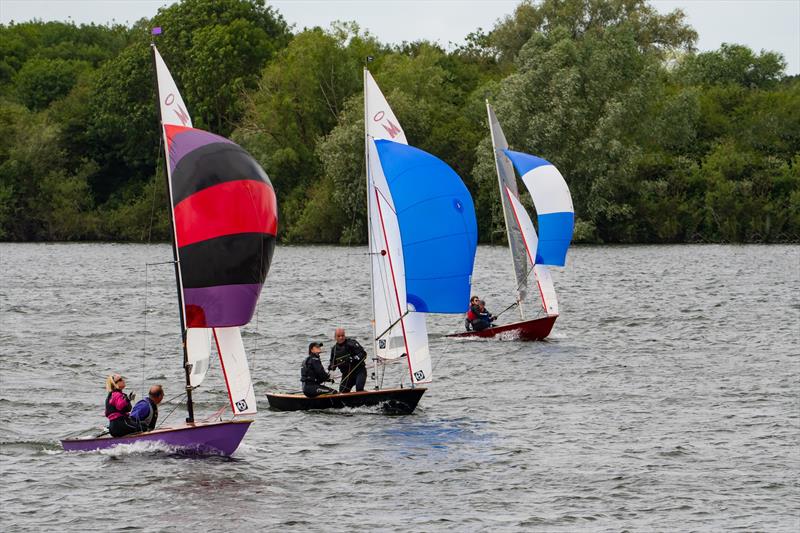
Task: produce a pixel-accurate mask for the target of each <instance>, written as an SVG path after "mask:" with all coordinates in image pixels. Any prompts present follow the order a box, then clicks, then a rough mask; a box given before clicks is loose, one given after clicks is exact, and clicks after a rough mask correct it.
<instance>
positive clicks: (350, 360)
mask: <svg viewBox="0 0 800 533" xmlns="http://www.w3.org/2000/svg"><path fill="white" fill-rule="evenodd" d="M362 352H364V348H362V347H361V345H360V344H359V343H358V341H357V340H355V339H350V338H347V339H345V340H344V342H343V343H342V344H339V343H336V344H334V345H333V348H331V354H332V356H333V357H332V358H331V359H332V361H333V364H334V365H335V366H337V367H339V369H340V370H341V367H353V366H356V365H358V364H359V363H361V361H362V360H363V359H365V358H366V357H365V355H364V354H363V353H362Z"/></svg>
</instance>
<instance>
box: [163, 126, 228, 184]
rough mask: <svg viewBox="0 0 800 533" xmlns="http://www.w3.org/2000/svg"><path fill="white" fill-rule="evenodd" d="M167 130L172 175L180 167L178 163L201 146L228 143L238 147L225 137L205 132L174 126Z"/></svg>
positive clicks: (168, 127)
mask: <svg viewBox="0 0 800 533" xmlns="http://www.w3.org/2000/svg"><path fill="white" fill-rule="evenodd" d="M166 130H167V146H168V147H169V170H170V173H173V172H175V167H176V166H178V163H180V160H181V159H183V157H184V156H185V155H186V154H188V153H189V152H192V151H194V150H197V149H198V148H200V147H201V146H205V145H207V144H212V143H227V144H232V145H234V146H236V143H234V142H233V141H231V140H228V139H226V138H225V137H220V136H219V135H214V134H213V133H209V132H207V131H203V130H197V129H194V128H185V127H182V126H172V125H167V126H166Z"/></svg>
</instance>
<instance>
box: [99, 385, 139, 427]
mask: <svg viewBox="0 0 800 533" xmlns="http://www.w3.org/2000/svg"><path fill="white" fill-rule="evenodd" d="M124 388H125V378H123V377H122V376H120V375H119V374H112V375H110V376H108V378H106V390H107V391H108V396H106V418H108V430H109V432H110V433H111V436H112V437H122V436H124V435H128V434H130V433H136V432H138V431H141V429H140V428H139V423H138V422H137V421H136V420H133V419H131V417H130V413H131V402H132V401H133V397H134V394H133V393H131V395H130V396H128V395H127V394H125V393H124V392H122V390H123V389H124Z"/></svg>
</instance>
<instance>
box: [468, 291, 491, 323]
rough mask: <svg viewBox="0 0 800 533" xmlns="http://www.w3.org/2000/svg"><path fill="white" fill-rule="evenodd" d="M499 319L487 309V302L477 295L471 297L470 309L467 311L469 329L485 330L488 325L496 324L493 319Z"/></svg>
mask: <svg viewBox="0 0 800 533" xmlns="http://www.w3.org/2000/svg"><path fill="white" fill-rule="evenodd" d="M495 320H497V317H496V316H493V315H492V314H491V313H490V312H489V311H487V310H486V302H484V301H483V300H481V299H480V298H479V297H477V296H473V297H472V298H470V299H469V311H467V320H466V326H467V331H470V330H472V331H483V330H484V329H486V328H488V327H492V326H494V324H492V322H493V321H495Z"/></svg>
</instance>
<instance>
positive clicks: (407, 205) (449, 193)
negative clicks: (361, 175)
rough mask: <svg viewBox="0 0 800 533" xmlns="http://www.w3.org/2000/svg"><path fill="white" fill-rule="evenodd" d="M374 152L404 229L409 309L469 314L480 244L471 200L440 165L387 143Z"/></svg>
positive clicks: (382, 142)
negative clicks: (468, 309)
mask: <svg viewBox="0 0 800 533" xmlns="http://www.w3.org/2000/svg"><path fill="white" fill-rule="evenodd" d="M375 147H376V148H377V151H378V157H379V158H380V161H381V167H382V168H383V173H384V175H385V176H386V181H387V183H388V184H389V191H390V192H391V195H392V201H393V203H394V207H395V211H396V212H397V220H398V224H399V226H400V237H401V239H402V241H403V259H404V265H405V272H406V294H407V297H406V299H407V300H408V303H410V304H412V305H413V306H414V308H415V309H416V311H418V312H422V313H463V312H465V311H466V310H467V307H468V306H469V296H470V281H471V277H472V267H473V264H474V262H475V248H476V247H477V244H478V224H477V221H476V219H475V206H474V204H473V203H472V196H470V194H469V191H468V190H467V188H466V186H465V185H464V182H462V181H461V178H460V177H459V176H458V174H456V173H455V171H454V170H453V169H452V168H450V167H449V166H448V165H447V164H446V163H445V162H444V161H442V160H441V159H438V158H437V157H434V156H432V155H431V154H429V153H427V152H424V151H422V150H420V149H418V148H414V147H413V146H408V145H405V144H400V143H396V142H392V141H387V140H376V141H375Z"/></svg>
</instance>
